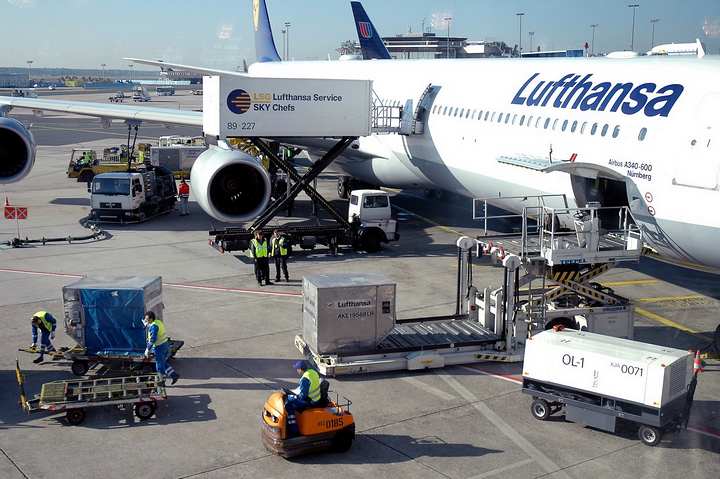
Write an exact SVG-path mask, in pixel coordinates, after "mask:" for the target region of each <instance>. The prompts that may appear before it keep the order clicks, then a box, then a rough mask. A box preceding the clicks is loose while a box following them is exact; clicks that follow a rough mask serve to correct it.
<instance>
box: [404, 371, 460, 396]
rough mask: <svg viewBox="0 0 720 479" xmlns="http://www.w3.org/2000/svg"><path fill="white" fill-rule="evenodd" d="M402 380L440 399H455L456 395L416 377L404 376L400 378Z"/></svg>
mask: <svg viewBox="0 0 720 479" xmlns="http://www.w3.org/2000/svg"><path fill="white" fill-rule="evenodd" d="M402 380H403V381H405V382H406V383H409V384H412V385H413V386H415V387H418V388H420V389H422V390H424V391H425V392H428V393H430V394H432V395H434V396H437V397H439V398H440V399H444V400H446V401H452V400H453V399H456V396H454V395H452V394H449V393H446V392H445V391H443V390H442V389H438V388H436V387H434V386H430V385H429V384H426V383H424V382H422V381H420V380H419V379H417V378H413V377H405V378H402Z"/></svg>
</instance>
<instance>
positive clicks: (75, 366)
mask: <svg viewBox="0 0 720 479" xmlns="http://www.w3.org/2000/svg"><path fill="white" fill-rule="evenodd" d="M88 369H90V365H89V364H88V362H87V361H81V360H79V359H76V360H75V361H73V362H72V365H71V366H70V370H71V371H72V373H73V374H74V375H75V376H84V375H85V373H86V372H88Z"/></svg>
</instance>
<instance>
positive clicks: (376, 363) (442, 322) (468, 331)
mask: <svg viewBox="0 0 720 479" xmlns="http://www.w3.org/2000/svg"><path fill="white" fill-rule="evenodd" d="M295 347H297V348H298V350H299V351H300V352H301V353H303V354H304V355H305V357H307V358H308V359H311V360H312V361H314V362H315V364H316V365H317V367H318V370H319V372H320V373H321V374H323V375H325V376H329V377H332V376H339V375H342V374H360V373H373V372H387V371H413V370H420V369H434V368H442V367H445V366H451V365H454V364H469V363H473V362H481V361H505V362H514V361H520V360H521V359H522V351H519V352H513V353H507V352H505V350H504V348H503V347H502V344H501V338H500V336H498V335H496V334H494V333H492V332H491V331H489V330H487V329H485V328H483V327H482V326H481V325H480V323H478V322H477V321H474V320H469V319H454V320H453V319H447V318H446V317H445V318H427V319H422V320H421V319H415V320H412V322H410V321H408V322H402V321H399V322H398V324H396V325H395V327H394V328H393V330H392V331H391V332H390V334H388V335H387V336H386V337H385V338H384V339H383V340H382V341H381V342H380V343H379V344H378V346H377V347H376V348H374V349H369V350H364V351H352V352H348V353H337V354H318V353H317V352H316V351H313V350H312V349H311V348H310V346H309V345H308V344H307V343H306V342H305V340H304V339H303V337H302V336H300V335H298V336H295Z"/></svg>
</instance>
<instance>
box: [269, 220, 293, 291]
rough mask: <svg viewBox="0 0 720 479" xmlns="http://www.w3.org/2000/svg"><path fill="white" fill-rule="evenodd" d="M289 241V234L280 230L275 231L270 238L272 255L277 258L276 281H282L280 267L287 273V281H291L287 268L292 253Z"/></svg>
mask: <svg viewBox="0 0 720 479" xmlns="http://www.w3.org/2000/svg"><path fill="white" fill-rule="evenodd" d="M288 243H289V241H288V239H287V236H285V235H282V234H280V231H279V230H275V231H273V235H272V238H271V239H270V256H272V257H273V258H274V259H275V281H280V268H282V271H283V274H284V275H285V281H290V278H289V277H288V270H287V260H288V256H289V255H290V249H289V246H290V245H289V244H288Z"/></svg>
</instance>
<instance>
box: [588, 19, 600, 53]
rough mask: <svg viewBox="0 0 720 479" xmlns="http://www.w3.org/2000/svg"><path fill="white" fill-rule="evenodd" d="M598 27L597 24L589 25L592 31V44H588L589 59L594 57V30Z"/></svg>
mask: <svg viewBox="0 0 720 479" xmlns="http://www.w3.org/2000/svg"><path fill="white" fill-rule="evenodd" d="M598 26H599V24H598V23H593V24H592V25H590V28H592V29H593V33H592V43H590V56H591V57H592V56H595V28H597V27H598Z"/></svg>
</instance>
